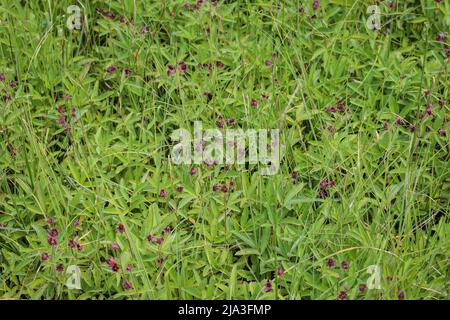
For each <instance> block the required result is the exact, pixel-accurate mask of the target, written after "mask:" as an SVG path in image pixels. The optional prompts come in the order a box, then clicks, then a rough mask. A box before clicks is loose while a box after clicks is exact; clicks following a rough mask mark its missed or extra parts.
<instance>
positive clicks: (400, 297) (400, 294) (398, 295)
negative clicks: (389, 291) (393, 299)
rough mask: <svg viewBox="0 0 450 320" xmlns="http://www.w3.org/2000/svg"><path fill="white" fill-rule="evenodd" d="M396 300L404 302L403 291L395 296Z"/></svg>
mask: <svg viewBox="0 0 450 320" xmlns="http://www.w3.org/2000/svg"><path fill="white" fill-rule="evenodd" d="M397 297H398V300H404V299H405V293H404V292H403V291H399V292H398V294H397Z"/></svg>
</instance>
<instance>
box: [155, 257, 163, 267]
mask: <svg viewBox="0 0 450 320" xmlns="http://www.w3.org/2000/svg"><path fill="white" fill-rule="evenodd" d="M163 262H164V259H163V258H161V257H158V258H156V263H157V264H159V265H162V264H163Z"/></svg>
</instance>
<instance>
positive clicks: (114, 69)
mask: <svg viewBox="0 0 450 320" xmlns="http://www.w3.org/2000/svg"><path fill="white" fill-rule="evenodd" d="M116 70H117V68H116V67H115V66H114V65H110V66H109V67H108V68H106V72H108V73H114V72H116Z"/></svg>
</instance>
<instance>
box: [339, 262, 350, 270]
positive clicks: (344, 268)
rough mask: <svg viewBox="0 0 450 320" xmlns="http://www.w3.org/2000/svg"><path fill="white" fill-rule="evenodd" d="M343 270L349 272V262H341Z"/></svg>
mask: <svg viewBox="0 0 450 320" xmlns="http://www.w3.org/2000/svg"><path fill="white" fill-rule="evenodd" d="M341 268H342V269H343V270H347V269H348V262H347V261H345V260H344V261H342V262H341Z"/></svg>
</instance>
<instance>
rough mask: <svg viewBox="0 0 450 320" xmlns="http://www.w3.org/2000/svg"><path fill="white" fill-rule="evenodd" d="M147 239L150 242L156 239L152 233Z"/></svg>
mask: <svg viewBox="0 0 450 320" xmlns="http://www.w3.org/2000/svg"><path fill="white" fill-rule="evenodd" d="M147 240H148V241H149V242H153V241H155V237H154V236H153V235H152V234H149V235H148V236H147Z"/></svg>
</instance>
